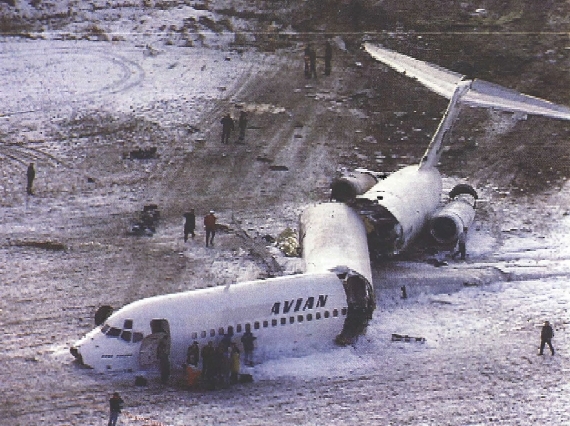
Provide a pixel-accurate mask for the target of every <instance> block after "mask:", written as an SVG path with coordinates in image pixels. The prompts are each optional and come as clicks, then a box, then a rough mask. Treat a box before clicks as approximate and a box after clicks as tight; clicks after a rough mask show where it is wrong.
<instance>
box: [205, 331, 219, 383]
mask: <svg viewBox="0 0 570 426" xmlns="http://www.w3.org/2000/svg"><path fill="white" fill-rule="evenodd" d="M215 352H216V348H214V344H213V343H212V341H209V342H208V344H207V345H206V346H204V347H203V348H202V380H203V381H204V384H205V385H206V386H207V387H213V386H215V380H214V379H215V376H216V369H215V368H214V357H215Z"/></svg>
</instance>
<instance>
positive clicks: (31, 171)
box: [26, 163, 36, 195]
mask: <svg viewBox="0 0 570 426" xmlns="http://www.w3.org/2000/svg"><path fill="white" fill-rule="evenodd" d="M26 177H27V178H28V185H27V186H26V192H27V193H28V195H34V191H33V185H34V179H35V178H36V169H34V163H30V165H29V166H28V170H27V171H26Z"/></svg>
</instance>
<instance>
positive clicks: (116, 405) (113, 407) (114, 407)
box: [108, 392, 124, 426]
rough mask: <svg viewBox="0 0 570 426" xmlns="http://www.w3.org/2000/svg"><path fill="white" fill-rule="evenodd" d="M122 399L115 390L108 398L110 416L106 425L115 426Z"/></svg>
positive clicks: (121, 406)
mask: <svg viewBox="0 0 570 426" xmlns="http://www.w3.org/2000/svg"><path fill="white" fill-rule="evenodd" d="M123 404H124V401H123V399H122V398H121V396H120V395H119V392H115V393H114V394H113V396H112V397H111V399H109V408H110V411H111V413H110V416H109V424H108V426H115V425H116V424H117V419H118V418H119V414H120V413H121V410H122V409H123Z"/></svg>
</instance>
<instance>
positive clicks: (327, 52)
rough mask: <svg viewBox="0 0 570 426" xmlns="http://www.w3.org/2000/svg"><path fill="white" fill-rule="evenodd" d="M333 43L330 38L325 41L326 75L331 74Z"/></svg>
mask: <svg viewBox="0 0 570 426" xmlns="http://www.w3.org/2000/svg"><path fill="white" fill-rule="evenodd" d="M331 62H332V45H331V42H330V41H329V40H327V42H326V43H325V75H331V67H332V65H331Z"/></svg>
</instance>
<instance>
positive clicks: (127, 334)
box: [121, 331, 133, 342]
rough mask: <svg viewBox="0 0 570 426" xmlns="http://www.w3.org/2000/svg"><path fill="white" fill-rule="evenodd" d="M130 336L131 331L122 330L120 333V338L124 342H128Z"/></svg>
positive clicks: (131, 334)
mask: <svg viewBox="0 0 570 426" xmlns="http://www.w3.org/2000/svg"><path fill="white" fill-rule="evenodd" d="M132 336H133V333H132V332H131V331H123V332H122V333H121V339H123V340H124V341H125V342H130V341H131V337H132Z"/></svg>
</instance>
